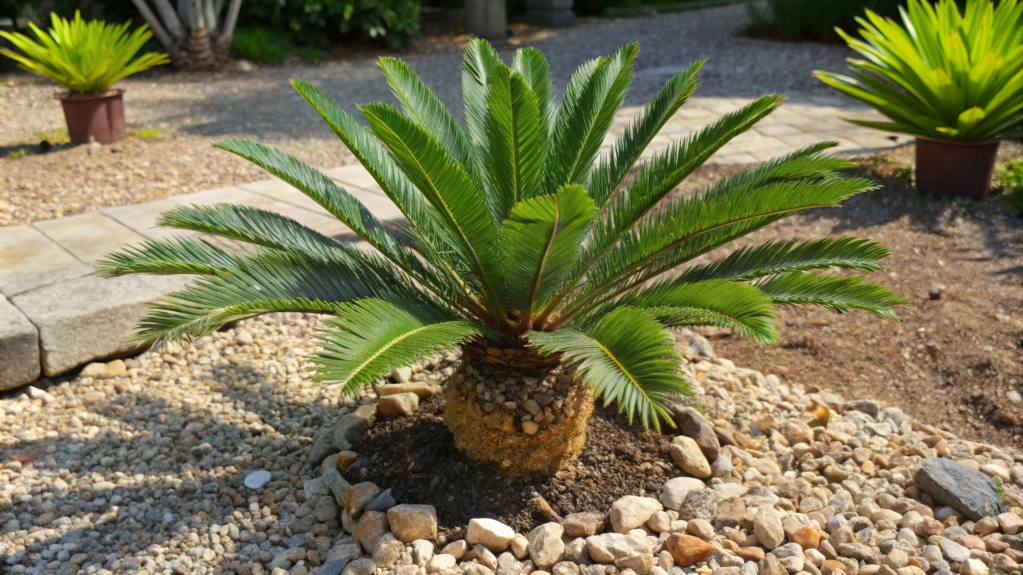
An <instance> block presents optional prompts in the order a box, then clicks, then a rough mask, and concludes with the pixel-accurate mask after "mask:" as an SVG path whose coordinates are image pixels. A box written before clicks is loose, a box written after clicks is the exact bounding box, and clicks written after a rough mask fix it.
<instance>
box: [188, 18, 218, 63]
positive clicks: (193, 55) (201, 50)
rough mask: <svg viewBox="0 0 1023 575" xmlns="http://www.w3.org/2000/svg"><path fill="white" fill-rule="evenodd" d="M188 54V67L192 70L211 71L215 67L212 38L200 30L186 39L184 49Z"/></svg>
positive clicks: (215, 59)
mask: <svg viewBox="0 0 1023 575" xmlns="http://www.w3.org/2000/svg"><path fill="white" fill-rule="evenodd" d="M185 49H186V51H187V53H188V67H189V68H190V69H192V70H211V69H213V68H215V67H216V65H217V54H216V51H215V46H214V38H213V37H212V36H210V35H209V34H207V33H206V30H203V29H202V28H200V29H198V30H196V31H195V32H193V33H192V34H191V35H190V36H189V37H188V45H187V46H186V47H185Z"/></svg>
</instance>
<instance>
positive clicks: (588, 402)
mask: <svg viewBox="0 0 1023 575" xmlns="http://www.w3.org/2000/svg"><path fill="white" fill-rule="evenodd" d="M592 413H593V390H592V388H590V387H587V386H583V385H581V384H580V382H579V380H577V379H576V378H575V369H574V368H565V367H562V366H561V365H560V363H559V359H558V358H557V357H551V356H547V357H543V356H540V355H539V354H537V353H536V352H535V351H534V350H532V349H527V348H524V347H519V348H508V349H496V348H493V347H484V346H482V345H479V344H476V343H472V344H468V345H465V346H463V348H462V367H461V369H459V370H458V371H456V372H455V373H454V374H452V376H451V377H450V378H449V379H448V382H447V386H446V392H445V396H444V422H445V423H446V424H447V426H448V429H449V430H450V431H451V435H452V437H453V438H454V442H455V446H456V447H458V448H459V449H460V450H462V451H463V452H464V453H465V454H466V455H468V456H469V457H471V458H473V459H475V460H477V461H481V462H487V463H494V464H496V465H497V467H498V472H499V473H500V474H501V475H504V476H506V477H519V476H522V475H529V474H533V473H541V474H546V475H550V474H553V473H555V472H557V471H558V470H559V469H560V468H561V467H562V466H564V465H565V463H567V462H568V461H570V460H571V459H572V458H574V457H575V456H576V455H578V454H579V453H580V452H581V451H582V449H583V446H584V445H585V443H586V426H587V424H588V423H589V419H590V415H591V414H592Z"/></svg>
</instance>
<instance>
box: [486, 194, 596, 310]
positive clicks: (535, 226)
mask: <svg viewBox="0 0 1023 575" xmlns="http://www.w3.org/2000/svg"><path fill="white" fill-rule="evenodd" d="M593 211H594V206H593V200H591V199H590V197H589V196H588V195H587V194H586V190H584V189H583V188H582V187H581V186H565V187H563V188H561V189H560V190H558V193H557V194H552V195H549V196H541V197H538V198H533V199H530V200H526V201H523V202H519V203H518V204H515V207H514V208H512V210H511V214H509V216H508V219H507V220H505V222H504V226H503V227H502V229H501V260H502V261H503V262H504V263H505V272H504V278H505V294H504V300H505V301H506V302H508V304H509V305H510V306H512V307H513V308H515V309H520V310H522V316H523V318H525V319H526V320H529V319H531V318H532V317H533V313H532V312H533V310H534V309H536V308H539V307H543V306H544V305H546V303H547V301H549V299H550V297H551V294H552V292H553V290H554V289H556V288H557V287H559V286H561V285H562V284H563V283H564V281H565V280H566V279H567V278H568V276H569V274H570V273H571V271H572V268H573V267H574V264H575V261H576V257H577V255H578V253H579V245H580V241H581V239H582V236H583V234H584V233H585V232H586V231H587V229H588V228H589V224H590V220H591V218H592V217H593Z"/></svg>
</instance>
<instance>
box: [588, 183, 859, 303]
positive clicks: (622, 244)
mask: <svg viewBox="0 0 1023 575" xmlns="http://www.w3.org/2000/svg"><path fill="white" fill-rule="evenodd" d="M872 186H873V184H872V183H871V182H869V181H868V180H864V179H861V178H849V179H845V178H838V177H825V178H820V179H817V178H810V179H805V180H795V181H770V182H769V183H767V184H764V185H760V186H746V185H735V186H724V187H721V188H715V189H712V190H710V191H708V192H704V193H701V194H697V195H694V196H691V197H687V198H681V199H679V200H677V201H674V202H672V203H670V204H668V205H667V206H665V207H664V209H663V210H662V211H660V212H658V213H657V214H656V215H655V216H653V217H652V218H650V219H649V220H646V221H643V222H641V223H640V224H638V225H637V226H636V227H635V228H634V229H632V230H631V231H630V232H629V233H627V234H625V235H624V236H623V237H622V239H621V240H620V241H619V242H618V243H617V244H615V245H614V246H613V247H612V248H611V249H609V250H608V251H607V253H606V254H605V255H604V256H603V257H602V258H601V259H600V260H598V261H597V263H596V265H594V267H593V269H592V270H591V274H589V275H588V276H587V280H588V281H589V285H588V288H587V291H588V293H599V292H601V291H603V290H604V289H605V288H607V287H608V286H610V285H611V284H613V283H614V282H616V281H617V280H619V279H622V278H626V277H629V276H633V275H634V274H639V275H638V276H637V277H642V278H646V279H649V277H653V275H656V274H657V273H662V272H663V271H667V269H671V268H672V267H675V266H677V265H679V264H681V263H683V262H684V261H688V260H687V259H683V258H689V259H691V258H692V257H695V256H696V255H699V253H695V254H694V253H693V250H692V249H691V247H692V246H691V245H687V244H689V243H691V242H693V241H694V240H697V242H696V243H697V245H699V246H700V248H701V249H702V250H704V251H709V249H713V248H714V247H717V246H716V245H713V244H711V245H705V243H704V242H701V241H699V240H701V239H706V238H704V236H707V234H711V233H713V232H717V231H721V232H722V235H724V236H725V237H723V238H721V239H722V240H726V241H727V238H728V237H730V236H732V235H733V234H730V233H728V232H729V231H731V230H730V228H733V226H735V227H737V228H738V229H739V230H741V231H743V232H744V233H749V232H750V231H752V229H755V227H759V226H762V225H766V224H767V223H770V222H771V221H773V220H774V219H777V217H784V216H787V215H789V214H791V213H793V212H796V211H799V210H805V209H809V208H819V207H829V206H834V205H836V204H838V203H840V202H842V201H843V200H845V199H846V198H848V197H849V196H852V195H854V194H857V193H860V192H862V191H864V190H868V189H870V188H871V187H872ZM743 224H749V225H743ZM710 237H715V236H710ZM700 253H704V252H700ZM661 264H663V265H661ZM654 266H657V267H656V268H655V267H654ZM589 286H592V287H589Z"/></svg>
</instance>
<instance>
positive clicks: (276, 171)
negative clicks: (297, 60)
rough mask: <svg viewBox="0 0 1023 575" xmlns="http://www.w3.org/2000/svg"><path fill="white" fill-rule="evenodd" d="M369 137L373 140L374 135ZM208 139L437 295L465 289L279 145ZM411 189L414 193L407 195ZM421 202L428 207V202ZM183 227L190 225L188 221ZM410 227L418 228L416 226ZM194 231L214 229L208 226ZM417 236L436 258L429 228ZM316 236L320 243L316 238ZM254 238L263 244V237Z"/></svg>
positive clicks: (422, 212)
mask: <svg viewBox="0 0 1023 575" xmlns="http://www.w3.org/2000/svg"><path fill="white" fill-rule="evenodd" d="M331 104H333V102H331ZM335 107H336V106H335ZM359 129H360V130H362V129H363V128H362V127H361V126H360V127H359ZM369 138H372V136H369ZM373 141H374V142H375V140H373ZM214 145H215V146H218V147H220V148H223V149H225V150H227V151H229V152H232V153H234V154H237V155H239V156H241V157H243V158H245V159H247V160H249V161H250V162H252V163H254V164H256V165H258V166H260V167H261V168H263V169H265V170H266V171H268V172H270V173H271V174H273V175H274V176H276V177H278V178H280V179H281V180H283V181H285V182H287V183H288V184H290V185H291V186H292V187H294V188H295V189H297V190H298V191H300V192H302V193H304V194H305V195H306V196H308V197H309V198H310V199H312V200H313V201H315V202H316V203H318V204H319V205H320V206H322V207H323V208H324V209H326V210H327V211H328V212H330V214H331V215H333V216H334V217H336V218H337V219H338V220H340V221H341V223H343V224H345V225H346V226H348V227H349V228H351V229H352V231H354V232H355V233H356V234H358V235H359V237H361V238H363V239H364V240H366V242H367V243H369V244H370V245H371V246H373V247H374V248H376V249H377V250H379V251H380V253H382V254H383V255H384V257H386V258H387V259H389V260H391V261H392V262H394V264H395V265H397V266H399V267H401V268H402V269H403V270H404V271H405V272H406V273H408V274H410V275H411V276H412V277H414V278H415V279H416V280H417V281H419V282H421V283H423V284H424V285H426V286H429V287H430V289H432V290H434V291H435V292H436V293H437V294H438V295H442V296H444V297H447V298H449V299H450V298H456V297H463V298H464V297H465V296H466V295H467V292H466V291H465V289H463V288H461V287H460V285H461V284H460V281H459V278H457V277H454V276H453V275H452V274H450V273H445V271H444V270H443V269H442V268H436V267H431V266H428V265H424V264H423V262H422V261H421V260H420V259H419V258H418V257H417V256H416V255H415V254H414V253H412V252H410V251H409V250H408V249H406V248H405V246H403V245H402V244H401V242H400V241H399V240H398V238H396V237H395V236H394V234H392V233H391V231H390V230H388V229H387V228H386V227H385V226H384V225H382V224H381V223H380V221H379V220H378V219H377V218H376V216H374V215H373V214H372V213H370V211H369V210H367V209H366V207H365V206H364V205H363V204H362V202H360V201H359V200H357V199H356V198H355V197H354V196H352V195H351V194H349V193H348V191H346V190H345V189H344V188H342V187H341V186H339V185H337V184H336V183H334V181H333V180H331V179H330V178H328V177H327V176H326V175H324V174H323V173H321V172H320V171H319V170H316V169H315V168H313V167H312V166H310V165H308V164H306V163H305V162H302V161H301V160H299V159H298V158H295V157H294V156H291V155H289V154H285V153H284V152H281V151H280V150H276V149H274V148H268V147H266V146H262V145H260V144H256V143H254V142H250V141H247V140H225V141H221V142H216V143H214ZM378 145H379V144H378ZM394 181H395V182H396V183H397V185H399V186H401V185H408V186H409V190H407V194H408V197H414V198H416V201H420V199H419V196H418V192H416V191H415V190H414V189H412V188H411V185H410V184H408V182H407V180H404V179H401V178H397V179H395V180H394ZM412 194H415V195H414V196H413V195H412ZM426 207H427V208H429V206H426ZM406 216H408V217H409V218H410V220H411V221H413V222H414V221H415V218H416V217H419V218H423V219H424V220H426V222H427V224H428V225H427V229H431V228H433V227H434V226H432V224H430V219H431V217H432V216H428V215H427V212H426V211H425V210H424V209H417V210H415V211H414V214H409V213H407V214H406ZM206 223H207V224H211V225H212V224H213V223H214V222H212V221H210V222H206ZM171 225H175V226H176V224H171ZM190 225H191V224H190ZM247 225H248V226H249V227H251V226H252V225H254V223H251V222H250V223H248V224H247ZM187 229H196V228H194V227H189V228H187ZM416 229H420V228H418V226H417V227H416ZM200 231H208V232H210V233H219V232H217V231H213V230H212V229H206V230H200ZM314 233H315V232H314ZM221 235H225V234H221ZM317 235H318V234H317ZM228 237H231V236H228ZM419 237H421V238H422V239H421V241H420V242H419V244H418V245H417V248H418V249H419V250H420V252H422V253H423V254H424V257H427V259H430V258H431V257H432V258H433V259H439V256H437V251H438V249H437V247H436V245H435V244H434V243H432V240H436V238H437V236H430V235H429V234H426V233H422V232H421V234H420V236H419ZM237 239H242V238H237ZM244 241H251V240H244ZM320 241H321V243H322V240H320ZM331 241H333V240H331ZM254 243H259V244H260V245H269V244H267V243H265V242H254ZM442 243H443V242H442ZM324 245H329V242H327V243H324ZM456 294H457V295H456Z"/></svg>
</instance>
